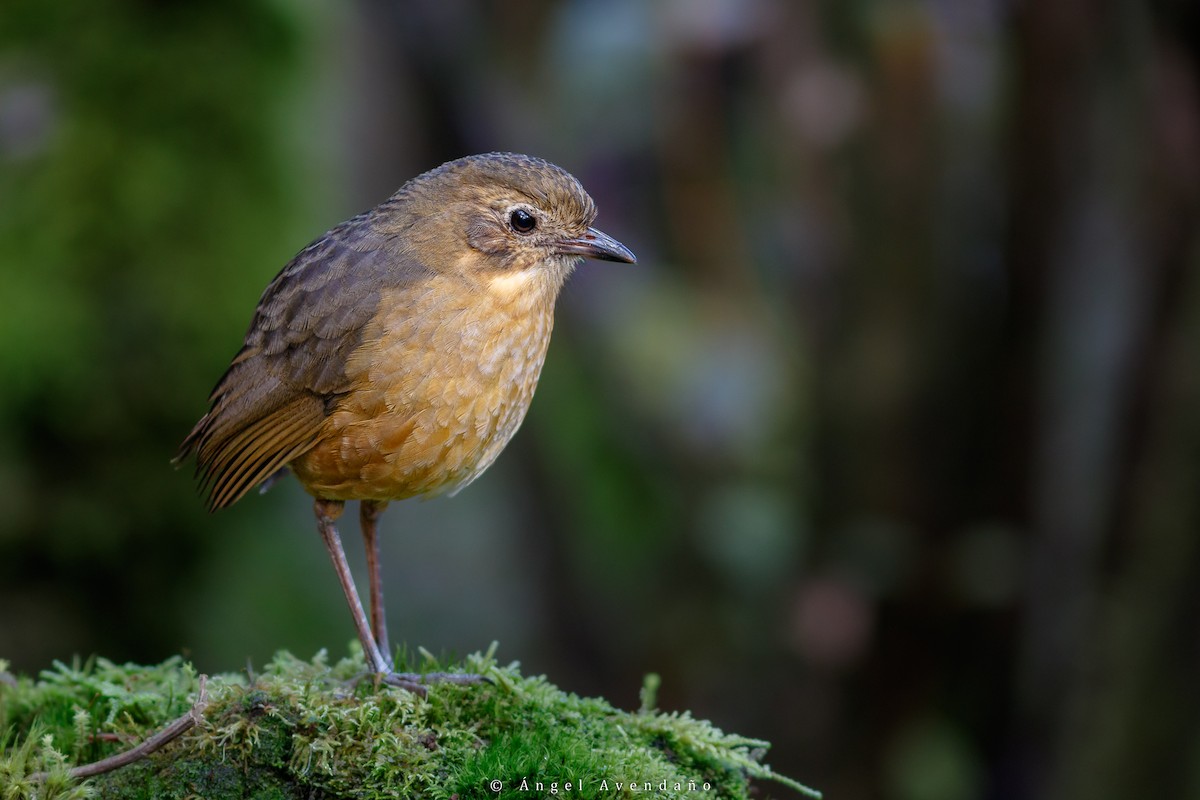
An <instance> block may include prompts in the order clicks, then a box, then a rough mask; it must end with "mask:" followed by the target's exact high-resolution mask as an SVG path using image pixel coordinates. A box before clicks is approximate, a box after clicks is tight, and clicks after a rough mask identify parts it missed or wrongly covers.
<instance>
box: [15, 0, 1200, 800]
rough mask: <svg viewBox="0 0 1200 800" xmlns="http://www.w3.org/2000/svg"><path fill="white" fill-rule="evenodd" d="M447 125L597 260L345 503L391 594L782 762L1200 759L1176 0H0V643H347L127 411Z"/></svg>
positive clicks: (1103, 783) (231, 333) (785, 766)
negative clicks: (500, 154)
mask: <svg viewBox="0 0 1200 800" xmlns="http://www.w3.org/2000/svg"><path fill="white" fill-rule="evenodd" d="M488 150H515V151H520V152H529V153H533V154H536V155H539V156H542V157H545V158H547V159H550V160H552V161H555V162H557V163H559V164H561V165H562V166H563V167H565V168H567V169H568V170H570V171H572V172H573V173H575V174H576V175H577V176H578V177H580V179H581V180H582V181H583V183H584V184H585V186H587V187H588V189H589V190H590V191H591V193H592V194H593V196H594V197H595V198H596V200H597V203H598V205H599V208H600V210H601V213H600V218H599V220H598V225H599V226H600V227H601V228H602V229H603V230H605V231H606V232H608V233H610V234H612V235H613V236H615V237H617V238H618V239H620V240H621V241H623V242H625V243H626V244H627V245H629V246H630V247H631V248H632V249H633V250H634V251H635V252H636V253H637V254H638V256H639V259H640V261H639V263H638V264H637V265H636V266H632V267H627V266H624V265H614V264H605V263H587V264H585V265H583V267H582V268H581V269H580V270H579V271H578V272H577V273H576V275H575V276H574V277H573V278H572V281H571V283H570V284H569V285H568V287H567V289H566V292H565V294H564V296H563V297H562V299H561V301H560V305H559V313H558V324H557V330H556V332H555V337H554V342H553V344H552V346H551V351H550V356H549V359H548V361H547V364H546V368H545V371H544V374H543V378H542V383H541V386H540V388H539V390H538V395H537V398H536V400H535V402H534V404H533V408H532V410H531V412H530V415H529V418H528V420H527V422H526V424H525V426H524V428H523V430H522V431H521V433H520V434H519V435H518V436H517V438H516V439H515V441H514V442H513V443H512V445H510V447H509V448H508V450H507V451H506V452H505V453H504V455H503V456H502V457H501V458H500V459H499V461H498V462H497V463H496V465H495V466H494V467H493V468H492V469H491V470H490V471H489V472H488V473H487V474H486V475H485V476H484V477H483V478H481V479H480V480H479V481H478V482H477V483H475V484H474V485H472V486H471V487H470V489H468V490H467V491H465V492H463V493H462V494H460V495H459V496H457V497H455V498H453V499H440V500H436V501H433V502H428V503H423V502H419V501H410V502H407V503H403V504H400V505H396V506H393V508H392V509H391V510H390V511H389V512H388V514H387V515H386V516H385V517H384V523H383V524H384V533H385V536H384V559H385V580H386V587H387V590H388V592H389V593H388V598H387V599H388V606H389V611H390V615H391V616H390V621H391V627H392V636H393V639H394V640H401V641H406V642H408V643H409V644H410V645H413V646H416V645H423V646H425V647H427V648H429V649H430V650H433V651H435V652H442V651H453V652H458V653H463V652H467V651H472V650H476V649H480V648H485V647H487V645H488V643H489V642H491V641H492V640H493V639H498V640H499V641H500V642H501V651H500V653H501V656H502V657H503V658H508V659H519V660H521V661H522V663H523V665H524V667H525V669H526V670H527V671H530V672H543V671H544V672H546V673H548V675H549V676H550V678H551V679H552V680H553V681H554V682H556V683H558V684H560V685H562V686H563V687H564V688H567V689H570V690H573V691H577V692H580V693H587V694H591V693H602V694H604V695H606V696H607V697H609V698H610V699H611V700H612V701H614V702H615V703H617V704H618V705H623V706H625V707H634V706H636V704H637V688H638V687H639V686H640V685H641V676H642V675H643V673H645V672H647V671H657V672H660V673H662V675H663V679H664V680H663V689H662V693H661V705H662V706H663V707H664V708H668V709H670V708H680V709H682V708H690V709H692V710H693V711H694V712H695V713H696V714H697V715H699V716H702V717H707V718H710V719H713V720H714V721H715V722H716V723H717V724H718V725H721V726H722V727H725V728H726V729H731V730H736V731H739V732H742V733H746V734H749V735H755V736H762V737H764V738H767V739H770V740H771V741H772V742H773V743H774V749H773V751H772V753H771V755H770V757H769V760H770V762H771V763H772V764H773V765H774V766H775V767H776V768H777V769H780V770H781V771H784V772H787V773H790V774H792V775H794V776H796V777H798V778H801V779H803V780H804V781H806V782H808V783H811V784H812V785H815V786H818V787H820V788H822V789H824V790H825V791H826V792H827V793H828V796H830V797H837V798H851V799H857V798H896V799H897V800H922V799H924V798H929V800H957V799H958V798H964V799H965V798H979V799H980V800H982V799H983V798H1051V797H1053V798H1055V799H1056V800H1065V799H1068V798H1080V799H1082V798H1089V800H1097V799H1098V798H1127V797H1134V796H1158V797H1185V796H1191V797H1200V692H1198V691H1197V690H1196V685H1197V676H1198V675H1200V622H1198V620H1200V589H1198V588H1197V587H1200V553H1198V552H1197V550H1198V545H1200V371H1198V367H1200V356H1198V354H1197V344H1198V337H1200V275H1198V270H1197V266H1198V264H1200V236H1198V231H1200V225H1198V220H1200V6H1197V4H1196V3H1195V2H1194V0H1157V1H1156V2H1122V0H1110V1H1109V2H1104V3H1101V2H1087V1H1086V0H1064V1H1063V2H1055V3H1039V2H1034V1H1033V0H1028V1H1026V2H1016V1H1014V2H1000V1H999V0H912V1H911V2H884V1H883V0H854V2H846V1H845V0H824V1H823V2H816V1H815V0H811V1H808V2H784V1H783V0H775V1H774V2H771V1H770V0H753V1H752V0H703V1H701V0H674V1H673V2H657V3H646V2H635V1H634V0H609V1H608V2H601V1H600V0H576V1H575V2H507V3H502V4H501V3H483V2H479V3H473V2H465V1H463V0H459V1H458V2H447V1H446V0H418V1H414V2H403V3H402V2H396V1H393V2H385V1H384V0H359V2H354V3H335V2H332V0H295V1H294V2H292V1H290V0H237V2H234V0H227V2H206V3H172V2H150V1H149V0H144V1H143V2H132V1H130V2H118V1H117V0H109V1H108V2H99V1H97V0H55V2H52V3H45V2H33V0H5V2H4V3H3V4H2V5H0V298H2V300H0V504H2V507H0V656H3V657H4V658H7V659H9V660H10V661H11V662H12V663H13V665H14V668H15V669H17V670H19V671H24V672H35V671H37V670H38V669H41V668H43V667H45V666H47V665H48V664H49V662H50V660H51V659H55V658H59V659H69V658H71V656H72V655H73V654H82V655H87V654H91V653H99V654H102V655H105V656H107V657H109V658H112V659H117V660H125V659H131V660H138V661H147V662H149V661H159V660H161V659H164V658H166V657H167V656H169V655H171V654H173V653H176V652H183V653H184V654H186V655H187V656H188V657H189V658H191V659H193V660H194V661H195V663H196V664H197V666H198V667H199V668H200V669H202V670H210V671H217V670H233V669H238V668H240V667H242V666H243V665H244V664H246V663H247V661H249V662H251V663H254V664H261V663H262V662H263V661H264V660H265V659H267V658H268V657H269V656H270V654H272V653H273V652H274V651H275V650H277V649H279V648H287V649H289V650H291V651H293V652H294V653H297V654H299V655H304V656H307V655H311V654H313V653H314V652H316V651H317V650H318V649H319V648H322V647H328V648H330V649H331V650H333V651H334V653H335V654H339V653H342V652H344V651H345V648H346V647H347V646H348V644H349V643H350V641H351V640H352V639H353V633H352V628H351V626H350V622H349V618H348V614H347V612H346V610H345V607H344V605H343V602H342V599H341V597H340V592H339V589H338V586H337V582H336V581H335V580H334V577H333V573H332V569H331V567H330V566H329V564H328V562H327V559H326V556H325V553H324V551H323V549H322V547H321V545H320V541H319V538H318V536H317V534H316V531H315V528H314V525H313V521H312V516H311V508H310V504H309V502H308V501H307V500H306V498H305V497H304V495H303V493H302V492H301V491H300V489H299V488H298V486H297V485H296V484H295V483H294V482H291V481H288V482H285V483H283V484H281V485H279V486H278V487H277V488H275V489H274V490H272V491H271V492H270V493H269V494H267V495H265V496H262V497H259V496H257V495H252V496H249V497H248V498H246V499H245V500H243V501H241V502H240V503H238V504H237V505H236V506H235V507H234V508H233V509H231V510H228V511H225V512H221V513H219V514H217V515H212V516H210V515H209V514H207V513H206V512H205V511H204V509H203V506H202V503H201V501H200V499H199V498H198V497H197V495H196V493H195V489H194V485H193V482H192V480H191V477H190V474H189V472H188V471H187V470H180V471H176V470H174V469H172V468H171V466H170V465H169V463H168V460H169V459H170V457H171V456H172V455H173V453H174V450H175V447H176V446H177V445H178V443H179V441H180V440H181V439H182V438H183V436H184V435H185V434H186V433H187V431H188V430H189V429H190V427H191V425H192V423H193V422H194V421H195V420H196V419H197V418H198V417H199V415H200V414H201V413H202V412H203V411H204V409H205V402H204V400H205V397H206V396H207V393H208V391H209V389H210V388H211V387H212V385H213V384H214V383H215V381H216V380H217V378H218V377H219V376H220V374H221V372H222V370H223V369H224V367H225V365H226V364H227V363H228V360H229V358H230V357H231V356H232V355H233V354H234V353H235V352H236V350H237V349H238V346H239V345H240V342H241V337H242V335H243V333H244V331H245V327H246V325H247V324H248V323H249V320H250V314H251V312H252V310H253V308H254V304H255V301H256V300H257V298H258V295H259V293H260V292H261V290H262V289H263V287H264V286H265V285H266V284H267V282H268V281H269V280H270V278H271V277H272V276H273V275H274V274H275V273H276V272H277V271H278V270H279V269H280V268H281V267H282V265H283V264H284V263H285V262H286V261H287V260H288V259H289V258H290V257H291V256H292V255H293V254H294V253H295V252H296V251H298V250H299V249H300V248H301V247H303V246H304V245H305V244H306V243H307V242H308V241H309V240H310V239H312V238H313V237H315V236H316V235H318V234H320V233H321V232H322V231H324V230H326V229H327V228H329V227H331V226H332V225H333V224H335V223H337V222H338V221H340V220H342V219H344V218H346V217H348V216H350V215H352V214H354V213H356V212H358V211H361V210H363V209H365V208H367V207H370V206H372V205H374V204H375V203H377V202H379V201H380V200H382V199H383V198H384V197H386V196H387V195H388V194H390V193H391V192H392V191H394V190H395V189H396V188H397V187H398V186H399V185H400V184H401V183H403V182H404V181H405V180H406V179H408V178H409V177H412V176H414V175H416V174H418V173H420V172H423V171H424V170H426V169H429V168H431V167H433V166H436V165H437V164H439V163H441V162H443V161H445V160H447V159H450V158H455V157H458V156H460V155H464V154H467V153H474V152H483V151H488ZM354 516H356V515H354ZM354 516H348V517H347V519H348V520H349V522H348V524H347V526H346V527H345V528H344V529H343V533H344V534H345V536H346V539H347V542H348V546H349V549H350V554H351V558H352V562H353V564H354V565H355V566H356V569H361V564H362V552H361V546H360V545H359V543H358V538H357V534H356V533H355V531H354V524H353V520H354ZM360 574H361V572H360ZM771 791H772V792H776V793H778V792H779V791H780V790H778V789H775V788H772V790H771Z"/></svg>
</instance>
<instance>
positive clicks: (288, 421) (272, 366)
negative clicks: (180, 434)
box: [176, 198, 427, 511]
mask: <svg viewBox="0 0 1200 800" xmlns="http://www.w3.org/2000/svg"><path fill="white" fill-rule="evenodd" d="M394 200H395V198H394V199H393V201H392V202H393V203H394ZM387 205H388V204H385V205H384V206H380V207H379V208H377V209H375V210H374V211H370V212H367V213H366V214H361V215H359V216H358V217H355V218H353V219H351V220H348V221H347V222H344V223H342V224H341V225H339V226H338V227H336V228H334V229H333V230H331V231H329V232H328V233H327V234H325V235H324V236H322V237H321V238H320V239H317V240H316V241H315V242H313V243H312V244H310V245H309V246H308V247H306V248H305V249H304V250H302V251H301V252H300V253H299V254H298V255H297V256H296V257H295V258H294V259H292V261H291V262H289V263H288V265H287V266H285V267H284V268H283V270H281V271H280V273H279V274H278V275H277V276H276V277H275V279H274V280H273V281H272V282H271V284H270V285H269V286H268V287H267V289H266V291H264V292H263V295H262V298H261V299H260V300H259V303H258V308H257V309H256V310H255V313H254V319H253V321H252V322H251V323H250V330H249V331H248V332H247V334H246V339H245V342H244V344H243V345H242V349H241V351H240V352H239V353H238V354H237V356H236V357H235V358H234V359H233V362H232V363H231V364H230V365H229V369H228V370H227V371H226V372H225V374H224V376H222V378H221V380H220V381H218V382H217V385H216V387H215V388H214V389H213V391H212V394H211V395H210V397H209V403H210V404H211V407H210V409H209V411H208V413H207V414H205V415H204V416H203V417H202V418H201V419H200V421H199V422H197V423H196V426H195V427H194V428H193V429H192V432H191V433H190V434H188V436H187V438H186V439H184V440H183V443H182V444H181V445H180V448H179V455H178V456H177V457H176V461H182V460H184V459H186V458H188V457H189V456H191V455H192V454H195V456H196V473H197V476H198V477H199V478H200V486H201V490H202V491H207V492H208V505H209V508H210V509H211V510H214V511H215V510H216V509H218V508H224V507H226V506H228V505H230V504H232V503H234V502H236V501H237V500H238V499H239V498H240V497H242V496H243V495H244V494H245V493H246V492H248V491H249V490H250V489H252V488H253V487H254V486H256V485H258V484H259V483H261V482H262V481H263V480H265V479H266V478H267V477H269V476H270V475H272V474H274V473H275V472H276V471H277V470H278V469H279V468H281V467H282V466H284V465H286V464H287V463H288V462H290V461H292V460H293V459H295V458H297V457H299V456H300V455H302V454H303V453H305V452H307V451H308V450H309V449H311V448H312V447H313V446H314V445H315V444H316V443H317V441H318V438H319V434H320V429H321V423H322V422H323V421H324V419H325V417H326V416H327V415H328V414H329V412H330V410H331V409H332V408H333V406H334V405H335V404H336V401H337V399H338V398H339V397H340V396H342V395H344V394H345V393H347V392H348V391H350V390H351V389H352V385H351V384H352V379H351V376H348V375H347V373H346V363H347V360H348V359H349V356H350V354H351V353H352V352H353V351H354V350H355V349H356V348H357V347H358V346H359V344H360V342H361V336H362V331H363V329H364V328H365V326H366V325H367V323H368V322H369V321H370V319H371V318H372V317H373V316H374V315H375V313H376V311H377V309H378V307H379V297H380V290H381V289H383V288H385V287H393V286H398V285H403V284H408V283H411V282H412V281H413V280H415V279H416V278H418V277H419V276H421V275H424V274H427V271H426V270H425V269H424V268H423V267H422V266H421V265H420V264H419V263H417V262H416V261H415V260H414V259H412V258H411V257H410V256H409V255H408V254H407V253H406V252H405V251H403V250H402V249H401V248H400V247H399V245H398V240H396V239H394V238H391V237H389V236H388V235H387V232H386V231H385V230H382V229H381V226H380V224H379V223H380V219H379V218H380V216H381V214H380V212H381V211H382V210H384V209H385V208H386V207H387ZM391 214H392V219H393V220H394V219H395V209H394V208H393V209H392V211H391ZM393 225H394V223H393ZM389 227H391V226H389Z"/></svg>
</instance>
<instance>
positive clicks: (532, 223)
mask: <svg viewBox="0 0 1200 800" xmlns="http://www.w3.org/2000/svg"><path fill="white" fill-rule="evenodd" d="M508 224H509V225H512V229H513V230H514V231H516V232H517V233H532V232H533V229H534V228H536V227H537V217H535V216H534V215H533V214H530V213H529V212H528V211H526V210H525V209H523V208H517V209H514V210H513V212H512V213H511V214H509V215H508Z"/></svg>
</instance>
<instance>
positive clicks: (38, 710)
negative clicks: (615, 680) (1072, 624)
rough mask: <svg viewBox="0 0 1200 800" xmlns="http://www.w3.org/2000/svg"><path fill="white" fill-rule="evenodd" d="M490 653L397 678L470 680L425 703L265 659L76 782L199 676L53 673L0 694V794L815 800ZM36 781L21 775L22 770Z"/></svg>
mask: <svg viewBox="0 0 1200 800" xmlns="http://www.w3.org/2000/svg"><path fill="white" fill-rule="evenodd" d="M494 649H495V648H494V647H493V649H492V650H490V651H489V652H488V653H486V654H476V655H473V656H470V657H468V658H467V659H465V660H464V661H463V662H462V663H458V664H453V665H444V664H439V663H437V661H436V659H434V658H432V657H431V656H429V655H428V654H422V656H421V657H420V658H419V661H420V663H419V664H409V665H408V667H407V669H409V670H415V671H452V672H462V673H469V674H476V675H480V676H482V677H483V678H484V679H485V680H484V681H483V682H479V683H474V684H467V685H459V684H454V683H434V684H431V685H430V686H429V690H428V694H427V695H426V696H425V697H422V696H420V695H418V694H414V693H412V692H408V691H405V690H403V689H397V688H394V687H390V686H387V685H381V684H378V683H377V682H376V681H375V680H374V679H373V678H372V677H369V676H367V677H364V666H363V661H362V659H361V656H359V657H355V658H349V659H343V660H342V661H340V662H338V663H337V664H333V665H330V664H329V663H328V661H327V658H326V655H325V653H324V652H322V653H320V654H318V655H317V657H316V658H314V659H313V660H312V661H311V662H309V661H302V660H299V659H297V658H294V657H293V656H291V655H289V654H287V653H280V654H279V655H278V656H276V658H275V660H274V661H273V662H272V663H271V664H270V666H269V667H268V668H267V669H266V670H264V671H263V672H262V673H261V674H253V675H245V674H226V675H218V676H214V677H212V678H211V679H209V681H208V690H207V691H208V700H209V702H208V705H207V708H206V709H205V713H204V718H203V722H202V723H201V724H200V725H198V726H196V727H194V728H192V729H191V730H190V731H188V732H187V733H185V734H184V735H183V736H181V737H180V738H179V739H177V740H175V741H173V742H171V743H170V744H168V745H166V746H165V747H163V748H162V749H161V750H158V751H157V752H154V753H152V754H150V755H148V756H147V757H146V758H144V759H142V760H140V761H138V762H136V763H134V764H132V765H129V766H126V767H122V768H120V769H117V770H115V771H112V772H108V773H105V774H103V775H99V776H97V777H94V778H90V779H88V780H86V781H83V782H80V781H77V780H74V779H72V778H70V776H69V774H68V770H69V769H70V768H71V767H72V766H74V765H77V764H83V763H88V762H91V761H96V760H98V759H101V758H105V757H107V756H110V755H112V754H114V753H116V752H120V751H122V750H126V749H128V748H129V747H131V746H132V745H133V744H135V743H136V742H139V741H141V740H143V739H145V738H146V737H147V736H149V735H151V734H152V733H154V732H155V731H156V730H158V729H160V728H162V727H163V726H164V725H166V724H167V723H169V722H170V721H171V720H173V719H175V718H177V717H179V716H180V715H182V714H184V713H185V712H187V710H188V709H189V708H190V707H191V705H192V703H193V701H194V699H195V695H196V693H197V690H198V685H199V678H198V676H197V675H196V673H195V671H194V670H193V669H192V668H191V667H190V665H188V664H186V663H185V662H183V661H182V660H181V659H178V658H174V659H170V660H168V661H166V662H164V663H163V664H160V665H158V666H152V667H142V666H136V665H131V664H126V665H117V664H113V663H111V662H109V661H106V660H104V659H94V660H92V661H89V662H88V663H86V664H82V665H81V664H75V665H73V666H68V665H65V664H61V663H59V664H55V667H54V669H52V670H47V671H45V672H43V673H42V674H41V675H40V676H39V678H38V679H37V680H32V679H30V678H24V677H23V678H20V679H9V680H5V682H3V683H0V731H3V733H0V798H3V799H4V800H10V798H11V799H14V800H15V799H16V798H38V799H39V800H49V799H50V798H85V797H105V798H129V799H130V800H132V798H180V800H182V799H183V798H196V797H203V798H211V799H212V800H220V799H223V798H256V799H259V798H261V799H262V800H266V799H267V798H272V799H274V798H279V799H280V800H282V798H293V797H294V798H301V797H303V798H321V797H328V798H396V797H422V798H424V797H431V798H462V799H463V800H465V799H466V798H473V797H479V798H495V797H544V796H549V795H551V794H562V795H567V796H574V797H580V798H590V797H605V798H609V797H615V798H619V797H633V796H640V795H647V794H651V795H653V796H656V797H697V796H703V797H709V798H744V797H747V796H748V793H749V791H750V781H751V779H754V778H759V779H767V780H772V781H776V782H778V783H780V784H784V785H787V786H790V787H792V788H794V789H796V790H798V791H801V792H803V793H805V794H815V793H812V792H811V790H808V789H806V788H805V787H803V786H801V785H800V784H798V783H796V782H795V781H792V780H790V779H788V778H784V777H782V776H779V775H776V774H775V773H773V772H772V771H771V770H770V768H769V767H767V766H766V765H765V764H763V763H762V761H761V758H762V755H763V753H764V752H765V751H766V748H767V744H766V743H765V742H762V741H758V740H755V739H748V738H745V737H742V736H736V735H730V734H725V733H722V732H721V731H720V730H718V729H717V728H715V727H713V726H712V725H711V724H709V723H708V722H705V721H702V720H697V719H694V718H692V717H691V716H690V715H689V714H687V713H683V714H678V713H673V714H664V713H660V712H657V711H654V710H653V704H654V697H653V696H654V684H653V682H652V681H649V680H648V682H647V685H646V688H645V689H644V690H643V708H642V709H640V710H639V711H636V712H627V711H621V710H619V709H616V708H614V707H613V706H611V705H610V704H609V703H607V702H605V701H604V700H599V699H594V698H582V697H578V696H576V695H573V694H569V693H566V692H563V691H561V690H560V689H558V688H556V687H555V686H553V685H551V684H550V683H548V682H547V681H546V680H545V678H543V677H523V676H522V675H521V674H520V672H519V671H518V669H517V665H516V664H512V665H509V666H500V665H498V664H497V663H496V661H495V659H494ZM38 772H41V773H44V774H43V775H42V776H36V775H35V774H34V773H38Z"/></svg>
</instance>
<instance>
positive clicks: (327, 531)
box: [313, 500, 392, 673]
mask: <svg viewBox="0 0 1200 800" xmlns="http://www.w3.org/2000/svg"><path fill="white" fill-rule="evenodd" d="M344 507H345V503H343V502H342V501H341V500H317V501H316V503H314V504H313V511H314V512H315V513H316V515H317V530H319V531H320V532H321V539H323V540H324V542H325V549H326V550H328V551H329V557H330V558H331V559H333V568H334V570H336V571H337V575H338V580H339V581H340V582H341V584H342V591H343V592H345V594H346V604H347V605H348V606H350V614H351V616H353V617H354V627H356V628H357V629H358V640H359V641H360V642H362V648H363V656H364V657H365V658H366V659H367V667H368V668H369V669H371V670H372V671H373V672H382V673H390V672H391V671H392V668H391V666H390V665H389V664H388V662H387V660H385V659H384V657H383V654H382V653H380V652H379V645H377V644H376V643H375V637H374V636H372V635H371V626H370V625H368V624H367V615H366V614H365V613H364V612H363V607H362V601H361V600H359V599H358V590H357V589H355V588H354V578H353V577H351V575H350V565H349V564H347V563H346V552H345V551H344V550H343V549H342V537H341V536H340V535H338V530H337V526H336V525H335V524H334V523H335V522H336V521H337V518H338V517H340V516H341V514H342V509H343V508H344Z"/></svg>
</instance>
